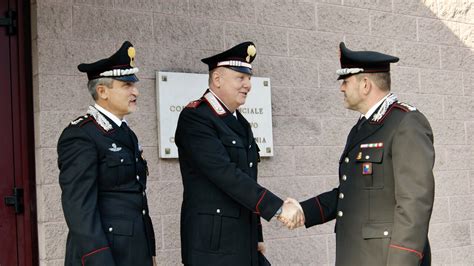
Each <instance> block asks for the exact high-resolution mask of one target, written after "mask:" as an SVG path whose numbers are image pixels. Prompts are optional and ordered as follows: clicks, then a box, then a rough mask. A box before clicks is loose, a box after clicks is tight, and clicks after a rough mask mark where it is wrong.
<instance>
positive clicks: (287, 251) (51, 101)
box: [32, 0, 474, 265]
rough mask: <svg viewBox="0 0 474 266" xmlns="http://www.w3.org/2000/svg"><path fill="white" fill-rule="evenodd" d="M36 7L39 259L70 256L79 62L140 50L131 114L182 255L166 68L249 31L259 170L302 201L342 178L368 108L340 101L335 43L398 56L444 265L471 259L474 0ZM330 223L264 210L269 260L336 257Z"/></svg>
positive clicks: (152, 189) (161, 246) (175, 259)
mask: <svg viewBox="0 0 474 266" xmlns="http://www.w3.org/2000/svg"><path fill="white" fill-rule="evenodd" d="M32 12H33V14H32V21H33V57H34V58H33V59H34V65H33V69H34V76H33V80H34V92H35V94H34V95H35V97H34V100H35V101H34V102H35V106H34V110H35V136H36V147H35V154H36V171H37V181H36V182H37V203H38V227H39V237H38V238H39V246H40V260H41V264H42V265H62V263H63V260H62V258H63V256H64V247H65V236H66V232H67V226H66V224H65V222H64V218H63V216H62V210H61V205H60V189H59V186H58V170H57V165H56V164H57V163H56V159H57V155H56V143H57V140H58V137H59V134H60V133H61V131H62V129H63V128H64V127H65V126H66V125H67V124H68V122H69V121H71V120H72V119H74V118H75V117H77V116H79V115H82V114H84V113H85V111H86V110H87V105H88V104H90V103H91V99H90V96H89V95H88V93H87V89H86V77H85V75H81V74H80V73H79V72H78V71H77V69H76V66H77V65H78V64H79V63H81V62H90V61H92V60H95V59H97V58H102V57H105V56H109V55H110V54H111V51H115V50H116V49H118V47H119V45H120V44H121V43H122V41H124V40H130V41H131V42H132V43H133V44H134V45H135V47H136V48H137V62H138V64H139V67H140V69H141V72H140V73H139V74H140V75H139V76H140V78H141V82H140V83H139V86H140V93H141V97H140V98H139V105H140V110H139V112H137V113H136V114H133V115H132V116H130V117H129V121H130V123H131V126H132V128H133V129H134V130H135V132H136V133H137V134H138V136H139V138H140V140H141V142H142V144H143V146H144V147H145V155H146V156H147V158H148V160H149V165H150V168H151V171H150V182H149V197H150V199H149V201H150V205H151V214H152V216H153V221H154V225H155V230H156V237H157V238H156V239H157V248H158V250H157V253H158V258H159V259H158V261H159V265H179V264H180V242H179V212H180V204H181V194H182V185H181V179H180V173H179V169H178V163H177V161H176V160H160V159H158V147H157V146H158V141H157V139H158V135H157V116H156V101H155V96H156V91H155V71H157V70H161V71H176V72H195V73H205V72H206V70H207V68H206V66H205V65H204V64H202V63H200V61H199V59H200V58H202V57H204V56H207V55H210V54H213V53H215V52H218V51H222V50H223V49H225V48H229V47H231V46H232V45H234V44H236V43H238V42H241V41H244V40H253V41H255V42H256V44H257V48H258V56H257V58H256V60H255V70H256V71H255V73H256V76H262V77H269V78H271V81H272V89H273V95H272V102H273V130H274V142H275V156H274V157H273V158H271V159H265V160H263V161H262V163H261V164H260V182H261V183H262V184H263V185H265V186H266V187H267V188H269V189H271V190H272V191H274V192H276V193H277V194H279V195H281V196H282V197H286V196H293V197H296V198H298V199H300V200H302V199H305V198H307V197H310V196H313V195H316V194H318V193H320V192H323V191H325V190H328V189H330V188H331V187H332V186H335V185H336V183H337V167H338V166H337V165H338V157H339V154H340V152H341V151H342V149H343V145H344V142H345V138H346V135H347V133H348V131H349V129H350V127H351V126H352V125H353V124H354V123H355V119H356V116H357V114H355V113H354V112H350V111H347V110H345V109H344V108H343V106H342V96H341V93H340V92H339V91H338V86H339V83H338V82H336V80H335V78H336V75H335V69H336V68H337V67H338V56H337V50H338V48H337V47H338V43H339V42H340V41H342V40H344V41H345V42H346V43H347V45H348V46H349V47H350V48H352V49H375V50H378V51H382V52H387V53H390V54H394V55H397V56H399V57H400V58H401V60H400V63H398V64H397V65H396V66H395V67H394V68H393V91H394V92H395V93H397V94H398V95H399V98H401V99H402V100H404V101H407V102H409V103H411V104H413V105H415V106H417V107H418V108H419V109H420V110H421V111H422V112H423V113H425V114H426V116H427V117H428V119H429V120H430V122H431V125H432V127H433V129H434V133H435V143H436V152H437V159H436V165H435V176H436V201H435V208H434V212H433V217H432V222H431V228H430V237H431V243H432V249H433V261H434V264H435V265H447V264H450V265H473V264H474V164H473V162H472V161H473V159H474V150H473V144H474V137H473V136H474V117H473V113H474V101H473V94H474V85H473V84H474V71H473V69H474V2H473V0H300V1H296V0H294V1H270V0H232V1H231V0H100V1H99V0H36V1H34V0H33V1H32ZM204 89H205V88H203V90H204ZM250 97H251V96H250ZM407 152H409V151H407ZM332 231H333V223H330V224H327V225H322V226H317V227H313V228H311V229H309V230H306V229H297V230H294V231H289V230H287V229H285V228H282V227H281V226H280V225H279V224H278V223H277V222H276V221H272V222H270V223H267V222H264V235H265V236H266V243H267V247H268V253H267V255H268V258H269V259H270V260H271V261H272V263H273V264H274V265H290V264H292V265H333V264H334V246H335V245H334V244H335V241H334V235H333V233H332Z"/></svg>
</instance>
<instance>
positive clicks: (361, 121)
mask: <svg viewBox="0 0 474 266" xmlns="http://www.w3.org/2000/svg"><path fill="white" fill-rule="evenodd" d="M365 121H367V119H366V118H365V116H363V117H361V118H360V119H359V121H357V131H359V130H360V128H361V127H362V125H363V124H364V122H365Z"/></svg>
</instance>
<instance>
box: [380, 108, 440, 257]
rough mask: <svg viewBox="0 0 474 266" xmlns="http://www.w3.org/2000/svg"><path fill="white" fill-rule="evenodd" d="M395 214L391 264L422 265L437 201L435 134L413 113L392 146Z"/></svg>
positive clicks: (404, 122)
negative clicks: (434, 204)
mask: <svg viewBox="0 0 474 266" xmlns="http://www.w3.org/2000/svg"><path fill="white" fill-rule="evenodd" d="M392 158H393V171H394V180H395V201H396V206H395V213H394V225H393V232H392V238H391V242H390V246H389V253H388V259H387V265H419V264H420V262H421V259H422V258H423V249H424V246H425V245H426V242H427V235H428V226H429V222H430V217H431V211H432V208H433V201H434V177H433V165H434V159H435V152H434V147H433V133H432V131H431V128H430V125H429V123H428V121H427V120H426V118H425V117H424V116H423V115H422V114H421V113H419V112H410V113H407V114H406V116H405V117H404V118H403V120H402V121H401V123H400V125H399V128H398V130H397V132H396V133H395V136H394V140H393V144H392Z"/></svg>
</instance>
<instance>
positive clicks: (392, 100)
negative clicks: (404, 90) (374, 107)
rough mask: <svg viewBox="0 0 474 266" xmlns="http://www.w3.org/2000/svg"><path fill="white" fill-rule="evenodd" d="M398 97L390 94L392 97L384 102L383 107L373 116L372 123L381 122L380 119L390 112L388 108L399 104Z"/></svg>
mask: <svg viewBox="0 0 474 266" xmlns="http://www.w3.org/2000/svg"><path fill="white" fill-rule="evenodd" d="M397 101H398V99H397V96H396V95H395V94H393V93H390V95H389V96H388V97H387V99H385V101H383V103H382V105H381V106H380V108H379V110H378V112H377V113H376V114H374V115H373V116H372V119H371V120H372V121H373V122H379V121H380V119H382V117H383V116H384V115H385V113H386V112H387V110H388V107H390V105H392V104H393V103H395V102H397Z"/></svg>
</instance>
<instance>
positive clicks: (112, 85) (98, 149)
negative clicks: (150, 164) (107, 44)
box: [58, 41, 156, 266]
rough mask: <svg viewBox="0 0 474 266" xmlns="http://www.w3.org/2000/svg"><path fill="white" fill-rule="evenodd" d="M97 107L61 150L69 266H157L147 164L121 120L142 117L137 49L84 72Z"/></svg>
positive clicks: (126, 47) (67, 133) (123, 50)
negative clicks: (138, 113) (139, 113)
mask: <svg viewBox="0 0 474 266" xmlns="http://www.w3.org/2000/svg"><path fill="white" fill-rule="evenodd" d="M78 69H79V71H81V72H86V73H87V77H88V79H89V83H88V88H89V92H90V94H91V95H92V98H93V99H94V101H95V105H94V106H89V110H88V111H87V113H86V114H85V115H83V116H80V117H78V118H77V119H75V120H73V121H72V122H71V123H70V124H69V126H68V127H66V129H64V131H63V133H62V134H61V137H60V138H59V142H58V165H59V170H60V174H59V184H60V185H61V190H62V195H61V200H62V207H63V211H64V217H65V218H66V222H67V225H68V228H69V233H68V237H67V244H66V259H65V265H86V266H91V265H97V266H99V265H100V266H104V265H117V266H118V265H124V266H125V265H153V264H156V263H154V256H155V237H154V233H153V226H152V222H151V219H150V216H149V213H148V204H147V197H146V193H145V191H146V180H147V175H148V168H147V162H146V161H145V159H144V158H143V156H142V153H143V150H142V148H141V146H140V145H139V144H138V139H137V136H136V135H135V133H134V132H133V131H132V130H131V129H130V128H129V127H128V126H127V122H126V121H125V120H124V116H125V115H128V114H130V113H132V112H134V111H135V110H136V109H137V98H138V89H137V87H136V84H135V83H136V82H137V81H138V78H137V77H136V75H135V74H136V73H137V72H138V68H137V66H136V65H135V48H134V47H133V46H132V44H131V43H130V42H128V41H126V42H124V43H123V45H122V46H121V47H120V49H119V50H118V51H117V52H116V53H115V54H113V55H112V56H111V57H109V58H106V59H102V60H99V61H97V62H94V63H90V64H80V65H79V66H78Z"/></svg>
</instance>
